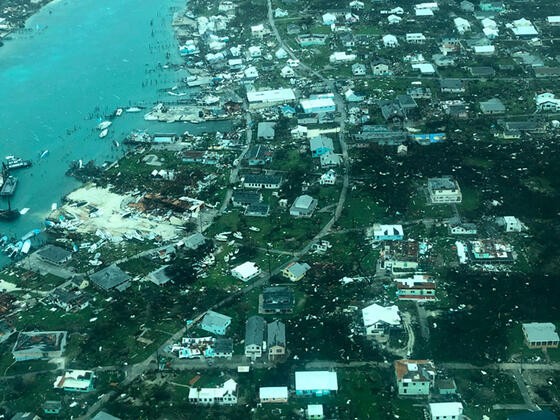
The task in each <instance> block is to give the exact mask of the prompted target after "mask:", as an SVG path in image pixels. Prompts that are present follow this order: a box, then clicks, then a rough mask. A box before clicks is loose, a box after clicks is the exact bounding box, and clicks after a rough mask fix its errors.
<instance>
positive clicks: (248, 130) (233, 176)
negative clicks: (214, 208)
mask: <svg viewBox="0 0 560 420" xmlns="http://www.w3.org/2000/svg"><path fill="white" fill-rule="evenodd" d="M246 108H248V105H246ZM252 127H253V120H252V117H251V113H250V112H246V113H245V139H246V140H245V147H244V149H243V151H242V152H241V153H240V154H239V156H238V158H237V165H234V166H233V167H232V168H231V172H230V174H229V185H230V187H229V188H228V190H227V191H226V195H225V197H224V200H223V201H222V205H221V206H220V212H219V214H222V213H223V212H224V211H225V209H226V208H227V206H228V204H229V201H230V200H231V196H232V194H233V188H232V186H233V185H234V184H235V183H236V182H237V178H238V176H239V169H240V168H241V161H242V160H243V157H244V156H245V154H246V153H247V152H248V151H249V148H250V147H251V143H252V141H253V128H252Z"/></svg>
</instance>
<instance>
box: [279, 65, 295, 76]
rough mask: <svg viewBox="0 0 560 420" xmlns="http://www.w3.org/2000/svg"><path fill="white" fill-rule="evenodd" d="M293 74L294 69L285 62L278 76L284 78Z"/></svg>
mask: <svg viewBox="0 0 560 420" xmlns="http://www.w3.org/2000/svg"><path fill="white" fill-rule="evenodd" d="M295 74H296V72H295V71H294V69H293V68H291V67H290V66H288V65H287V64H286V65H285V66H284V67H282V70H280V76H282V77H285V78H288V77H294V76H295Z"/></svg>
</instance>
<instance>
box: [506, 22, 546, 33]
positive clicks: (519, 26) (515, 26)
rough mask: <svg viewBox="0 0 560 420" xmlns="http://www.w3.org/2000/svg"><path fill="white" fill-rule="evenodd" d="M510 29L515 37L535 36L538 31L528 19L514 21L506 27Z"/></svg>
mask: <svg viewBox="0 0 560 420" xmlns="http://www.w3.org/2000/svg"><path fill="white" fill-rule="evenodd" d="M506 26H507V27H508V28H510V29H511V31H512V32H513V34H514V35H515V36H519V37H524V36H536V35H538V34H539V33H538V31H537V30H536V29H535V27H534V26H533V23H532V22H531V21H530V20H529V19H525V18H521V19H518V20H514V21H513V22H512V23H511V24H508V25H506Z"/></svg>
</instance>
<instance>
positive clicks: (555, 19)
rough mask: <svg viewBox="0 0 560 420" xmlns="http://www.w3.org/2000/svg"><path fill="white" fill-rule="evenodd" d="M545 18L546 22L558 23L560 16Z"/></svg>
mask: <svg viewBox="0 0 560 420" xmlns="http://www.w3.org/2000/svg"><path fill="white" fill-rule="evenodd" d="M546 20H547V21H548V23H560V16H548V17H547V18H546Z"/></svg>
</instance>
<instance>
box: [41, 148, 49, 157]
mask: <svg viewBox="0 0 560 420" xmlns="http://www.w3.org/2000/svg"><path fill="white" fill-rule="evenodd" d="M48 155H49V149H45V150H43V151H42V152H41V153H40V154H39V159H43V158H45V157H47V156H48Z"/></svg>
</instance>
